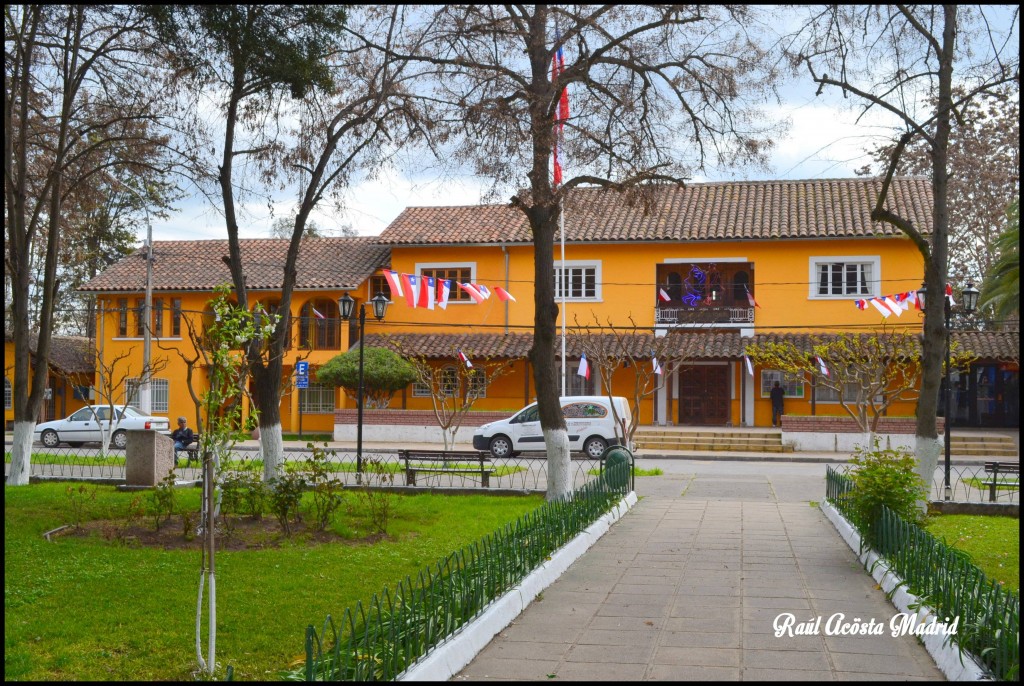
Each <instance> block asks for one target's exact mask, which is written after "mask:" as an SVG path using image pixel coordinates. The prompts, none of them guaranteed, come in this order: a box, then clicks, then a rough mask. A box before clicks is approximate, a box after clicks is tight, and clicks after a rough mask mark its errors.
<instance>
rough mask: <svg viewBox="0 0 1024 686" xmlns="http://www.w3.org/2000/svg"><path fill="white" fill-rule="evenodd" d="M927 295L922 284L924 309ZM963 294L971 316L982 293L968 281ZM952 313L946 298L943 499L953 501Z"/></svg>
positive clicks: (966, 307)
mask: <svg viewBox="0 0 1024 686" xmlns="http://www.w3.org/2000/svg"><path fill="white" fill-rule="evenodd" d="M927 294H928V287H927V286H926V285H925V284H921V289H920V290H919V291H918V292H917V297H918V299H919V300H920V301H921V307H922V309H923V308H924V299H925V297H926V295H927ZM962 294H963V302H964V304H963V311H964V313H965V314H971V313H972V312H974V308H975V307H976V306H977V304H978V295H979V294H980V291H979V290H978V289H977V288H975V287H974V284H973V283H971V282H969V281H968V282H967V288H965V289H964V290H963V293H962ZM952 311H953V306H952V305H951V304H950V299H949V297H946V298H945V302H944V303H943V314H944V315H945V320H946V329H945V332H946V369H945V374H944V378H945V382H946V395H945V398H944V399H943V406H944V408H945V409H944V410H943V414H944V415H945V420H946V430H945V441H943V442H944V443H945V458H946V459H945V465H944V467H945V469H944V471H945V476H944V490H943V499H944V500H952V499H953V489H952V487H951V482H950V466H951V460H950V449H951V445H952V442H953V441H952V440H951V433H950V432H951V431H952V428H953V415H952V405H953V403H952V400H953V384H952V383H951V382H950V378H949V366H950V362H949V339H950V321H949V320H950V316H951V315H952V313H953V312H952Z"/></svg>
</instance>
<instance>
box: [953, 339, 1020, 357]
mask: <svg viewBox="0 0 1024 686" xmlns="http://www.w3.org/2000/svg"><path fill="white" fill-rule="evenodd" d="M952 340H954V341H959V343H960V345H962V346H964V349H965V350H970V351H971V352H973V353H974V354H975V355H977V356H978V357H979V358H980V359H982V360H991V361H994V362H1018V363H1019V362H1020V331H954V332H953V336H952Z"/></svg>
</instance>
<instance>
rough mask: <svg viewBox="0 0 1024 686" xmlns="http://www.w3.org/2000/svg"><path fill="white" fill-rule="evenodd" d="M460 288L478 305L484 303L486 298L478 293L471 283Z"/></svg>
mask: <svg viewBox="0 0 1024 686" xmlns="http://www.w3.org/2000/svg"><path fill="white" fill-rule="evenodd" d="M459 288H461V289H462V290H464V291H466V292H467V293H469V297H471V298H472V299H473V300H475V301H476V302H477V304H479V303H482V302H483V301H484V296H483V295H482V294H481V293H480V291H478V290H477V289H476V288H475V287H474V286H473V284H471V283H460V284H459Z"/></svg>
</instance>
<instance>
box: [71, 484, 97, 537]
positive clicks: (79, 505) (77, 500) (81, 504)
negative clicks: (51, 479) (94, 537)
mask: <svg viewBox="0 0 1024 686" xmlns="http://www.w3.org/2000/svg"><path fill="white" fill-rule="evenodd" d="M64 493H65V494H66V495H67V497H68V510H69V511H70V516H71V523H72V524H74V525H75V528H76V529H78V528H80V527H81V526H82V518H83V516H84V515H85V507H86V505H87V504H88V503H91V502H93V501H95V500H96V486H95V485H94V486H93V487H92V488H86V486H85V484H78V485H77V486H68V487H67V489H65V491H64Z"/></svg>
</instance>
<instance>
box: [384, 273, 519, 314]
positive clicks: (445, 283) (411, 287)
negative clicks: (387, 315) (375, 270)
mask: <svg viewBox="0 0 1024 686" xmlns="http://www.w3.org/2000/svg"><path fill="white" fill-rule="evenodd" d="M384 278H385V279H387V282H388V286H390V287H391V297H392V298H394V299H395V300H397V299H398V298H404V299H405V303H406V305H408V306H409V307H412V308H417V307H422V308H424V309H427V310H433V309H434V308H435V307H439V308H440V309H442V310H444V309H447V308H448V301H449V299H450V298H451V294H452V290H453V289H455V288H460V289H462V290H463V291H464V292H465V293H466V294H467V295H468V296H469V297H470V298H472V300H473V302H474V303H476V304H480V303H482V302H483V301H484V300H487V299H488V298H490V297H491V295H492V293H493V295H495V296H497V298H498V300H501V301H502V302H516V299H515V296H513V295H512V294H511V293H509V292H508V291H507V290H505V289H504V288H501V287H500V286H494V287H493V288H488V287H487V286H485V285H484V284H482V283H468V282H467V283H460V282H458V281H456V280H455V279H438V278H436V277H433V276H418V275H416V274H405V273H399V272H396V271H392V270H390V269H385V270H384Z"/></svg>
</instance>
